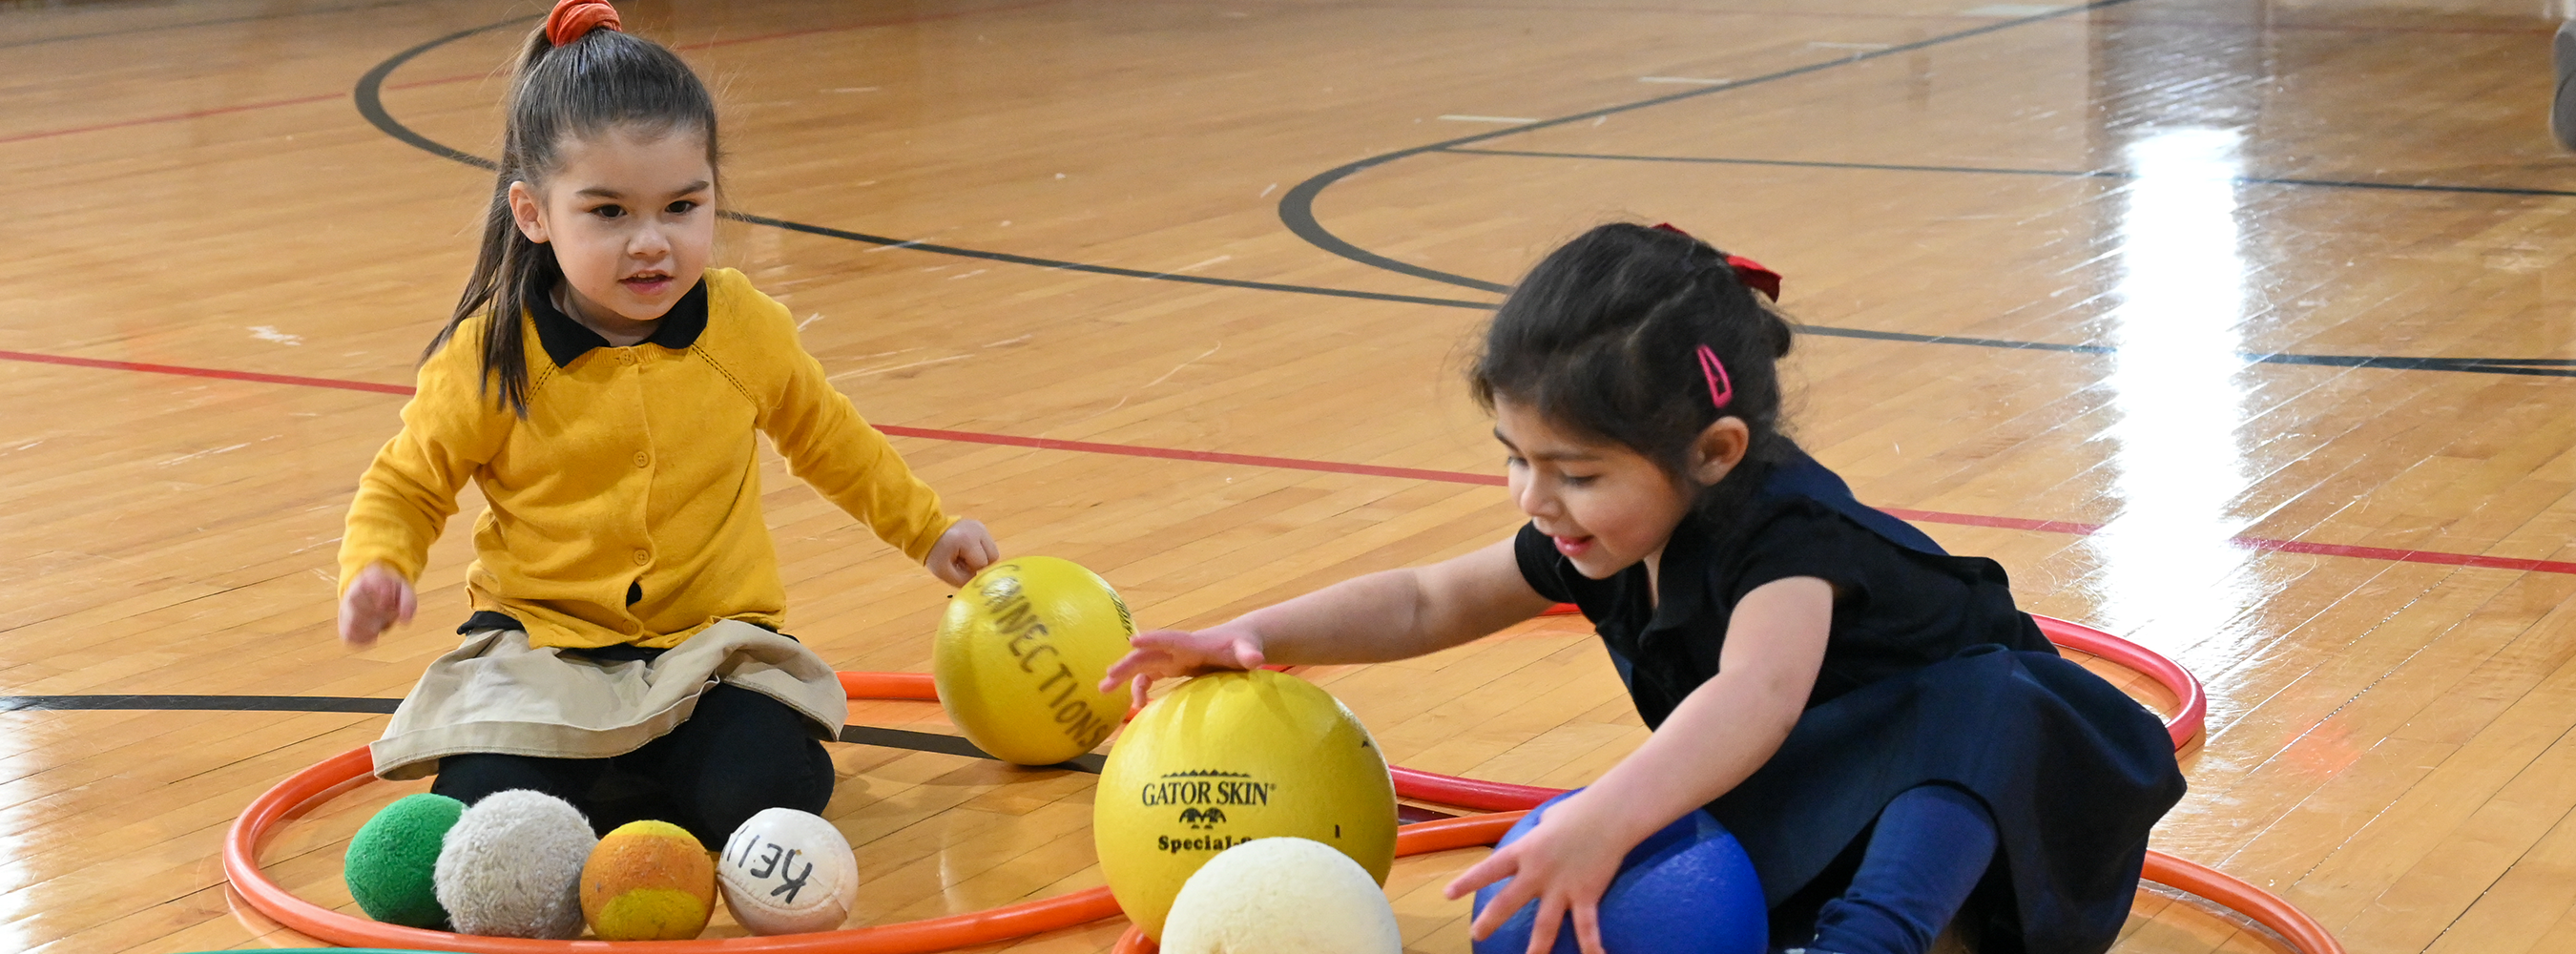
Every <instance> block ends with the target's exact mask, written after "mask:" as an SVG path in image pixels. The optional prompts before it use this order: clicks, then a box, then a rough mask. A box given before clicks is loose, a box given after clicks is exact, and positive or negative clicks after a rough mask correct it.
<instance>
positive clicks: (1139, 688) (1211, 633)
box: [1100, 622, 1262, 706]
mask: <svg viewBox="0 0 2576 954" xmlns="http://www.w3.org/2000/svg"><path fill="white" fill-rule="evenodd" d="M1127 645H1129V646H1131V647H1134V649H1133V651H1131V652H1129V653H1128V654H1127V655H1126V656H1125V657H1124V658H1121V659H1119V660H1118V661H1117V662H1114V663H1110V664H1109V675H1108V676H1107V677H1105V678H1103V679H1101V680H1100V691H1102V692H1108V691H1109V690H1110V689H1111V688H1113V687H1115V686H1117V685H1118V684H1119V683H1120V682H1122V681H1128V680H1133V682H1132V683H1130V685H1131V688H1132V689H1133V691H1134V692H1135V696H1136V704H1137V705H1139V706H1141V705H1144V704H1145V689H1146V687H1148V686H1152V685H1153V684H1154V680H1156V679H1171V678H1176V677H1180V676H1195V675H1199V674H1200V673H1209V672H1218V671H1221V670H1227V669H1258V668H1260V667H1261V659H1262V657H1261V634H1259V633H1256V632H1253V631H1252V628H1251V627H1249V626H1244V625H1241V624H1240V623H1239V622H1236V623H1227V624H1225V625H1223V626H1217V627H1212V628H1209V629H1202V630H1199V631H1198V632H1195V633H1193V632H1190V631H1188V630H1185V629H1157V630H1153V631H1151V632H1144V633H1138V634H1136V638H1134V639H1131V640H1128V641H1127Z"/></svg>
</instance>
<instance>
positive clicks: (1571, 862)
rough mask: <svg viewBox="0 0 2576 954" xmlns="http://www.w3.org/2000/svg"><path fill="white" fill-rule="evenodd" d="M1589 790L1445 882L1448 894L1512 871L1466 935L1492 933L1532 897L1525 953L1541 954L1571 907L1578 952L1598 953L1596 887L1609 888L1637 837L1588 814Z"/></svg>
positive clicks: (1454, 897)
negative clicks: (1534, 914)
mask: <svg viewBox="0 0 2576 954" xmlns="http://www.w3.org/2000/svg"><path fill="white" fill-rule="evenodd" d="M1591 794H1592V793H1591V792H1590V791H1585V792H1582V793H1580V794H1577V795H1575V796H1574V797H1572V798H1568V799H1566V800H1564V801H1561V802H1558V803H1556V805H1555V807H1552V808H1549V809H1548V810H1547V816H1546V817H1545V818H1542V819H1540V820H1539V823H1538V827H1537V828H1534V829H1531V830H1530V833H1529V834H1527V835H1524V836H1522V837H1521V840H1519V841H1515V842H1513V843H1511V844H1510V845H1509V846H1507V847H1504V848H1501V849H1497V850H1496V851H1495V852H1494V853H1493V854H1492V855H1489V856H1487V857H1486V858H1485V860H1484V861H1481V862H1478V863H1477V865H1476V866H1475V867H1473V868H1469V869H1467V872H1466V873H1465V874H1461V875H1459V876H1458V880H1455V881H1452V882H1449V887H1448V888H1447V889H1446V891H1445V893H1446V894H1447V895H1448V897H1449V900H1452V901H1455V900H1457V899H1459V898H1461V897H1465V896H1466V895H1467V894H1468V893H1470V892H1473V891H1475V890H1476V889H1478V888H1481V887H1484V886H1486V885H1489V884H1492V883H1494V882H1497V881H1501V880H1503V879H1504V878H1510V879H1512V883H1511V884H1510V885H1509V886H1507V887H1505V888H1503V890H1501V891H1500V892H1497V893H1495V895H1494V900H1493V902H1492V903H1490V904H1487V905H1485V913H1484V914H1482V915H1479V916H1478V917H1477V918H1476V923H1475V924H1473V925H1470V926H1469V927H1468V929H1467V931H1468V934H1469V935H1470V936H1471V937H1472V938H1473V939H1475V940H1478V941H1482V940H1484V939H1485V938H1487V937H1490V936H1492V935H1493V933H1494V930H1495V929H1496V928H1500V927H1502V926H1503V922H1505V921H1508V920H1511V917H1512V915H1514V914H1516V913H1519V911H1520V909H1521V905H1523V904H1526V903H1528V902H1530V901H1531V900H1532V899H1535V900H1537V901H1538V922H1537V923H1536V924H1535V925H1533V926H1532V928H1531V930H1530V946H1529V954H1546V952H1547V951H1548V950H1550V949H1551V948H1553V947H1554V946H1555V945H1556V931H1557V928H1558V926H1559V925H1562V924H1564V923H1565V916H1566V914H1567V913H1568V912H1571V913H1573V915H1574V939H1575V942H1576V943H1577V944H1580V945H1581V946H1582V948H1583V954H1602V951H1601V920H1600V918H1601V915H1600V905H1601V894H1602V892H1605V891H1608V890H1610V882H1611V880H1612V879H1614V878H1617V877H1618V876H1619V862H1620V861H1621V860H1623V859H1625V858H1626V857H1627V855H1628V851H1629V849H1631V848H1635V847H1637V842H1638V841H1640V840H1642V839H1635V838H1628V837H1626V835H1625V834H1623V833H1617V832H1615V831H1614V830H1613V829H1614V826H1610V825H1607V824H1603V823H1598V822H1593V821H1591V820H1590V819H1589V818H1588V817H1587V810H1588V809H1589V808H1590V806H1589V805H1588V804H1585V800H1586V799H1587V798H1588V797H1589V796H1590V795H1591Z"/></svg>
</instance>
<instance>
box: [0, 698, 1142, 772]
mask: <svg viewBox="0 0 2576 954" xmlns="http://www.w3.org/2000/svg"><path fill="white" fill-rule="evenodd" d="M401 704H402V700H400V699H385V698H379V697H375V696H184V695H88V696H0V712H109V711H140V712H342V713H349V714H352V715H391V714H392V713H393V711H394V707H396V706H399V705H401ZM841 741H843V742H848V743H851V744H853V745H873V746H879V747H882V748H891V749H911V750H913V751H915V752H937V753H940V754H943V755H958V756H964V757H967V758H977V759H990V758H993V756H992V755H991V754H989V753H987V752H985V751H984V750H983V749H979V748H976V747H975V743H973V742H969V741H966V740H965V739H964V738H963V737H960V736H954V735H943V734H941V733H937V732H916V731H913V730H911V729H888V728H882V727H879V726H872V725H845V726H842V727H841ZM1101 760H1102V756H1100V755H1097V754H1091V755H1082V756H1077V757H1075V758H1073V759H1072V760H1070V761H1066V762H1064V763H1061V764H1059V765H1053V766H1048V767H1049V768H1064V769H1072V770H1074V771H1078V772H1090V773H1092V774H1095V775H1096V774H1099V772H1100V764H1101Z"/></svg>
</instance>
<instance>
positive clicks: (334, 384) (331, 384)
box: [0, 351, 412, 395]
mask: <svg viewBox="0 0 2576 954" xmlns="http://www.w3.org/2000/svg"><path fill="white" fill-rule="evenodd" d="M0 360H7V361H28V362H33V363H36V364H62V365H70V366H72V367H75V368H100V369H103V370H108V371H141V372H144V373H146V374H176V375H182V376H185V377H191V378H216V379H220V380H224V381H257V382H260V383H262V384H293V385H297V386H300V387H308V388H336V389H338V390H342V391H372V392H375V393H377V394H401V395H409V394H411V391H412V388H411V385H408V384H377V383H374V382H371V381H343V380H340V379H337V378H308V377H304V376H302V375H296V374H262V373H260V372H257V371H228V370H224V369H222V368H191V367H186V366H183V365H176V364H145V363H143V362H140V361H106V360H101V359H98V358H75V357H71V356H69V355H60V354H31V353H28V352H25V351H0Z"/></svg>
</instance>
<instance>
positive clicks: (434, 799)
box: [342, 792, 465, 929]
mask: <svg viewBox="0 0 2576 954" xmlns="http://www.w3.org/2000/svg"><path fill="white" fill-rule="evenodd" d="M464 811H465V803H464V802H460V801H457V800H455V799H453V798H449V797H447V796H445V795H433V794H430V793H427V792H423V793H420V794H418V795H405V796H403V797H402V798H399V799H396V800H395V801H394V803H393V804H391V805H387V806H385V809H384V810H383V811H380V812H377V813H376V817H374V818H370V819H368V820H367V824H366V825H365V826H364V827H361V828H359V829H358V834H357V836H356V837H353V838H351V839H349V854H348V857H347V858H346V860H345V861H344V868H343V871H342V876H343V877H345V878H347V879H348V882H349V896H350V897H352V898H355V899H357V901H358V907H359V908H361V909H363V910H365V911H366V912H367V916H368V917H371V918H374V919H376V920H378V921H382V922H384V923H386V924H400V925H402V926H404V927H416V928H438V929H444V928H445V927H446V926H447V909H446V908H444V907H441V906H439V903H438V893H437V891H436V890H435V889H434V888H433V887H432V885H431V876H432V875H433V874H434V873H435V872H436V871H437V869H438V849H439V846H440V844H441V843H442V842H443V841H444V840H445V839H446V837H447V830H448V829H449V828H452V827H455V825H456V818H457V816H458V815H460V814H463V813H464Z"/></svg>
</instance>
